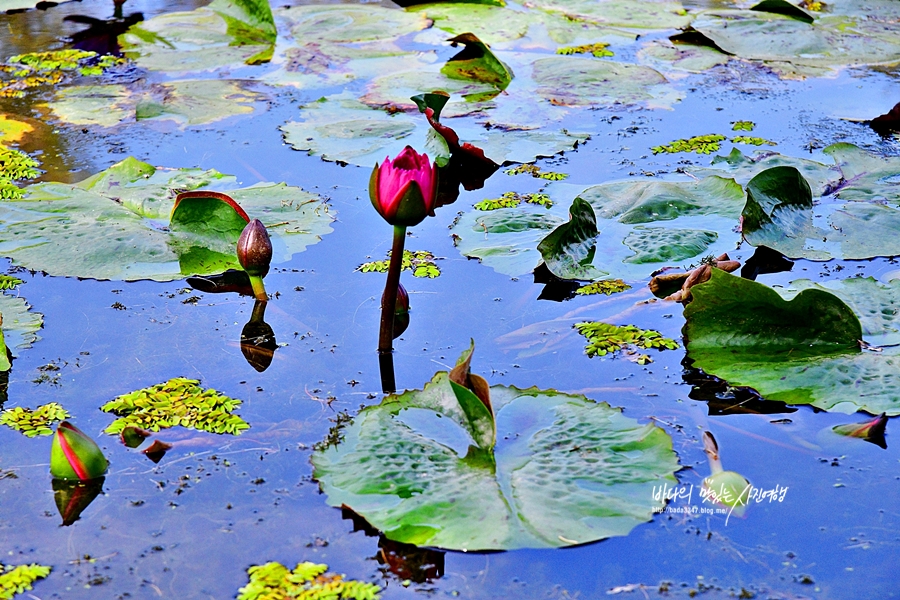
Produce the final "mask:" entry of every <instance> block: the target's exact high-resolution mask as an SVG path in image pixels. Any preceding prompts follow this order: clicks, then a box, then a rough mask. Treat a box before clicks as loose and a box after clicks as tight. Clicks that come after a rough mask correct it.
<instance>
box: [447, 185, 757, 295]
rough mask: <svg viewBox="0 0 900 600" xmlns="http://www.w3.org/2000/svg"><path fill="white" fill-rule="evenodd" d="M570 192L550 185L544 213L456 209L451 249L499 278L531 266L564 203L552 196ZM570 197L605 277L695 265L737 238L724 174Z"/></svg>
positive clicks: (736, 203)
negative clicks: (580, 209) (578, 203)
mask: <svg viewBox="0 0 900 600" xmlns="http://www.w3.org/2000/svg"><path fill="white" fill-rule="evenodd" d="M574 189H575V188H573V187H572V186H571V185H567V184H558V183H554V184H552V185H550V186H549V187H548V192H550V195H551V196H552V197H553V198H554V206H553V207H552V208H551V209H550V210H549V211H547V210H545V209H540V208H536V207H532V206H526V205H520V206H518V207H516V208H502V209H499V210H496V211H491V212H490V213H484V212H481V211H471V212H468V213H466V214H464V215H463V216H462V217H461V218H460V220H459V221H458V222H457V223H456V224H455V225H454V227H453V229H452V232H453V234H454V240H455V241H456V244H457V248H458V249H459V251H460V252H461V253H462V254H463V255H465V256H468V257H473V258H480V259H481V260H482V262H483V263H484V264H486V265H489V266H491V267H492V268H494V269H495V270H497V271H498V272H500V273H503V274H506V275H510V276H513V277H515V276H519V275H523V274H525V273H528V272H530V271H532V270H533V269H534V268H535V267H536V266H537V265H538V263H539V262H540V260H541V256H540V254H539V253H538V252H537V247H538V244H539V243H540V241H541V240H542V239H544V238H545V237H546V236H547V235H548V234H549V233H550V232H551V231H552V230H553V229H554V228H556V227H557V226H558V225H559V224H560V223H562V222H563V221H564V220H565V217H564V216H563V215H565V212H564V211H565V210H566V209H567V207H568V205H567V203H566V202H564V201H562V200H561V199H560V197H565V196H566V195H568V194H570V193H574ZM569 197H571V196H569ZM577 197H578V198H579V199H582V200H584V201H586V202H587V203H589V204H590V205H591V206H592V207H593V210H594V213H595V214H596V218H597V225H596V227H597V229H598V230H599V232H600V233H599V235H597V237H596V249H595V252H594V254H593V259H592V265H593V267H594V268H595V269H597V270H598V271H601V272H605V273H609V274H610V276H611V277H615V278H622V279H627V280H631V279H643V278H645V277H647V276H648V275H649V274H650V273H651V272H652V271H654V270H656V269H658V268H659V267H661V266H666V265H670V264H672V262H674V261H693V262H699V259H700V258H702V257H704V256H707V255H710V254H712V255H715V256H718V255H719V254H722V253H723V252H728V251H729V250H731V249H733V248H734V244H735V243H736V242H737V241H738V240H739V239H740V238H739V236H738V234H737V233H735V232H734V231H733V230H734V228H735V226H736V225H737V223H738V218H739V216H740V211H741V207H742V206H743V204H744V193H743V189H742V188H741V186H739V185H738V184H737V183H735V182H734V181H733V180H731V179H725V178H722V177H715V176H713V177H707V178H704V179H702V180H700V181H688V182H667V181H653V180H647V179H641V180H628V181H618V182H610V183H604V184H600V185H596V186H592V187H590V188H588V189H586V190H583V191H581V192H578V193H577ZM650 224H652V226H650Z"/></svg>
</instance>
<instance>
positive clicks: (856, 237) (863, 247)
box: [744, 144, 900, 260]
mask: <svg viewBox="0 0 900 600" xmlns="http://www.w3.org/2000/svg"><path fill="white" fill-rule="evenodd" d="M824 152H825V153H826V154H829V155H831V156H832V157H833V158H834V159H835V162H836V163H837V168H838V169H840V173H841V175H840V179H839V181H833V182H832V183H830V184H828V185H827V186H826V188H825V190H824V195H823V196H822V197H821V198H818V200H817V201H815V198H806V199H803V200H800V199H799V198H798V197H797V196H796V195H794V196H792V198H791V199H782V201H781V202H780V204H781V208H779V209H778V212H779V213H780V217H779V218H776V219H772V218H769V219H764V220H758V219H755V218H750V219H747V216H748V215H749V216H751V217H752V216H753V215H758V214H761V213H760V211H761V209H760V205H759V202H758V199H757V198H756V197H755V196H754V195H753V194H749V193H748V199H747V206H746V207H745V209H744V216H745V221H744V237H745V238H746V239H747V241H748V242H750V243H751V244H754V245H764V246H767V247H769V248H772V249H774V250H777V251H779V252H781V253H782V254H785V255H786V256H788V257H790V258H808V259H812V260H829V259H831V258H843V259H864V258H872V257H875V256H896V255H900V238H898V237H897V235H896V232H897V231H898V228H900V206H898V203H897V201H896V199H897V197H898V192H900V182H898V175H900V159H897V158H887V159H883V158H880V157H877V156H874V155H872V154H870V153H868V152H866V151H864V150H861V149H860V148H857V147H856V146H853V145H851V144H834V145H832V146H829V147H828V148H826V149H825V150H824ZM784 169H785V167H778V168H775V169H770V170H768V171H765V172H763V173H760V174H757V175H756V176H755V179H756V178H760V177H763V176H765V177H766V178H772V177H776V178H781V179H783V178H793V177H794V175H793V174H790V171H787V170H784ZM751 183H752V182H751ZM783 183H784V181H780V179H779V181H775V182H774V185H775V187H776V188H778V187H781V189H784V187H783V186H782V185H781V184H783ZM748 185H749V184H748ZM748 189H749V188H748ZM762 212H763V213H764V212H765V210H764V209H763V210H762ZM781 217H786V218H781Z"/></svg>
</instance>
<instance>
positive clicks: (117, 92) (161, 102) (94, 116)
mask: <svg viewBox="0 0 900 600" xmlns="http://www.w3.org/2000/svg"><path fill="white" fill-rule="evenodd" d="M261 98H262V97H261V95H260V94H256V93H254V92H248V91H246V90H244V89H242V87H241V85H240V84H239V83H237V82H234V81H225V80H219V79H204V80H196V81H173V82H167V83H161V84H156V85H152V86H149V87H148V88H141V87H137V88H134V89H130V88H128V87H124V86H120V85H90V86H76V87H68V88H63V89H61V90H59V92H58V93H57V98H56V100H54V101H52V102H50V103H49V107H50V109H51V110H52V111H53V112H54V113H55V114H56V115H57V116H58V117H59V118H61V119H62V120H63V121H65V122H67V123H71V124H73V125H101V126H104V127H112V126H114V125H117V124H119V123H121V122H123V121H126V122H127V121H132V120H138V121H141V120H146V119H159V120H163V119H170V120H173V121H176V122H178V123H179V124H181V125H201V124H206V123H214V122H216V121H220V120H222V119H225V118H228V117H231V116H234V115H239V114H248V113H252V112H253V103H254V102H258V101H259V100H261Z"/></svg>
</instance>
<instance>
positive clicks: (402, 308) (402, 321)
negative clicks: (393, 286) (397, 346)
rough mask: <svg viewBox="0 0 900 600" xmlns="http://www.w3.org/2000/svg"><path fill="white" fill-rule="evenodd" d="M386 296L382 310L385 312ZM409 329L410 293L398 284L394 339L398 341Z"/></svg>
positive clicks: (382, 302)
mask: <svg viewBox="0 0 900 600" xmlns="http://www.w3.org/2000/svg"><path fill="white" fill-rule="evenodd" d="M384 302H385V300H384V294H383V295H382V297H381V310H384ZM408 327H409V293H408V292H407V291H406V288H405V287H403V284H402V283H398V284H397V301H396V302H394V328H393V334H392V337H393V339H397V338H398V337H400V336H401V335H403V332H404V331H406V329H407V328H408Z"/></svg>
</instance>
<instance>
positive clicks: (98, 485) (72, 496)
mask: <svg viewBox="0 0 900 600" xmlns="http://www.w3.org/2000/svg"><path fill="white" fill-rule="evenodd" d="M104 480H105V478H104V477H98V478H97V479H91V480H89V481H77V480H76V481H68V480H64V479H53V480H52V485H53V499H54V500H55V501H56V509H57V510H58V511H59V516H61V517H62V526H63V527H67V526H69V525H71V524H72V523H74V522H75V521H77V520H78V519H79V518H80V517H81V513H82V512H84V509H86V508H87V507H88V506H89V505H90V504H91V502H93V501H94V499H95V498H96V497H97V496H99V495H100V493H101V492H102V491H103V482H104Z"/></svg>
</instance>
